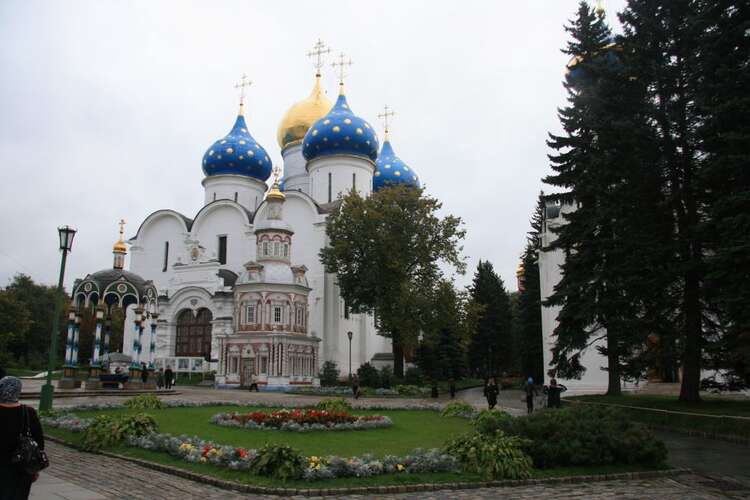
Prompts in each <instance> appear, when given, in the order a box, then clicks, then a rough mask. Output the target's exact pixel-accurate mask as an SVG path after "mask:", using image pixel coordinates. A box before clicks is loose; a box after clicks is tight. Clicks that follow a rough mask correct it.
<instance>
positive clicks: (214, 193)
mask: <svg viewBox="0 0 750 500" xmlns="http://www.w3.org/2000/svg"><path fill="white" fill-rule="evenodd" d="M214 201H216V193H215V192H214Z"/></svg>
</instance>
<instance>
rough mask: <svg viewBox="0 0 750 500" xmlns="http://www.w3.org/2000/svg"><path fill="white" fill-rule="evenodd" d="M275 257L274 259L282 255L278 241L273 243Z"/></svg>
mask: <svg viewBox="0 0 750 500" xmlns="http://www.w3.org/2000/svg"><path fill="white" fill-rule="evenodd" d="M273 255H274V257H278V256H279V255H280V253H279V242H278V241H274V242H273Z"/></svg>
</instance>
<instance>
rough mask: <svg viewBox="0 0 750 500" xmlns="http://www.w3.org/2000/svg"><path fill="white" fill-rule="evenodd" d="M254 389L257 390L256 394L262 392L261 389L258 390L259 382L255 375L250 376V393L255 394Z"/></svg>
mask: <svg viewBox="0 0 750 500" xmlns="http://www.w3.org/2000/svg"><path fill="white" fill-rule="evenodd" d="M253 389H255V392H260V389H258V381H257V380H256V379H255V374H254V373H253V374H251V375H250V392H253Z"/></svg>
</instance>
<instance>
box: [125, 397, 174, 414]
mask: <svg viewBox="0 0 750 500" xmlns="http://www.w3.org/2000/svg"><path fill="white" fill-rule="evenodd" d="M124 404H125V406H126V407H127V408H132V409H134V410H163V409H164V403H163V402H162V401H161V399H159V398H158V397H157V396H156V395H155V394H139V395H138V396H134V397H132V398H130V399H128V400H127V401H125V403H124Z"/></svg>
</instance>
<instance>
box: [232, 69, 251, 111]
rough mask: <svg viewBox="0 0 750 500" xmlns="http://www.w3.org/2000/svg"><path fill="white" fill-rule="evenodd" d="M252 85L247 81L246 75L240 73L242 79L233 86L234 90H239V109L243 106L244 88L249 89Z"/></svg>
mask: <svg viewBox="0 0 750 500" xmlns="http://www.w3.org/2000/svg"><path fill="white" fill-rule="evenodd" d="M252 84H253V82H251V81H250V80H248V79H247V75H246V74H245V73H242V79H241V80H240V81H239V82H237V84H236V85H235V86H234V88H236V89H240V107H242V106H244V104H245V87H249V86H250V85H252Z"/></svg>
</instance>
